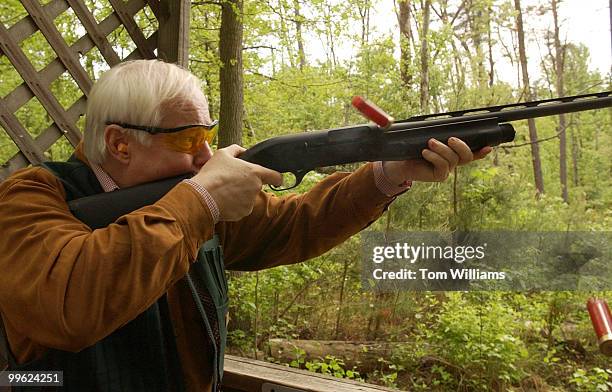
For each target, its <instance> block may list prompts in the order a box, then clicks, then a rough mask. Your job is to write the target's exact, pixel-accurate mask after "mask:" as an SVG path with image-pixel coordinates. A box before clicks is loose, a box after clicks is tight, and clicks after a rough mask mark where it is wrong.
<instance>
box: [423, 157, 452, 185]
mask: <svg viewBox="0 0 612 392" xmlns="http://www.w3.org/2000/svg"><path fill="white" fill-rule="evenodd" d="M423 159H425V160H426V161H427V162H429V163H431V164H432V165H433V168H432V174H433V177H434V178H433V179H434V180H436V181H439V180H445V179H446V178H447V177H448V173H449V169H450V167H449V165H448V161H447V160H446V159H444V158H442V156H440V155H439V154H437V153H435V152H433V151H431V150H423Z"/></svg>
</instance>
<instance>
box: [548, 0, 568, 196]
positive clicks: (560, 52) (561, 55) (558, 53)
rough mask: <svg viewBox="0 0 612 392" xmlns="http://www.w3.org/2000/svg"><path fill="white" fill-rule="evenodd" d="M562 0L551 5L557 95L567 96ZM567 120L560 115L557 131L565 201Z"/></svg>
mask: <svg viewBox="0 0 612 392" xmlns="http://www.w3.org/2000/svg"><path fill="white" fill-rule="evenodd" d="M559 2H560V1H557V0H551V3H550V7H551V10H552V14H553V20H554V29H555V30H554V33H553V39H554V47H555V52H554V55H552V57H553V64H554V65H555V85H556V90H557V95H558V96H560V97H563V96H565V87H564V80H563V76H564V73H565V71H564V68H565V45H563V46H562V45H561V40H560V39H559V12H558V11H559V10H558V4H559ZM566 124H567V122H566V120H565V114H560V115H559V127H558V128H557V133H558V134H559V179H560V181H561V197H562V198H563V201H564V202H566V203H567V202H568V195H567V132H566V131H567V125H566Z"/></svg>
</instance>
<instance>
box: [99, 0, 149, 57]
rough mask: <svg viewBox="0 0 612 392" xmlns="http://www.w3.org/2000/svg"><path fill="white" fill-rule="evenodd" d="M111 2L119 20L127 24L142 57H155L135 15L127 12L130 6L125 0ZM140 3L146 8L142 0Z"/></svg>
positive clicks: (126, 27)
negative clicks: (135, 19) (135, 20)
mask: <svg viewBox="0 0 612 392" xmlns="http://www.w3.org/2000/svg"><path fill="white" fill-rule="evenodd" d="M109 2H110V4H111V5H112V6H113V9H114V10H115V13H116V14H117V16H118V17H119V20H120V21H121V23H123V25H124V26H125V29H126V30H127V32H128V34H129V35H130V37H131V38H132V41H134V44H136V48H138V50H139V51H140V54H141V56H142V58H144V59H154V58H155V53H154V52H153V50H152V49H151V48H150V47H149V45H148V44H147V38H146V37H145V36H144V34H143V33H142V30H140V27H138V25H137V24H136V22H134V18H133V16H132V15H130V13H129V12H127V7H128V6H127V5H126V4H125V2H124V1H123V0H109ZM139 3H141V4H142V6H141V7H140V8H144V3H143V2H142V0H141V1H139Z"/></svg>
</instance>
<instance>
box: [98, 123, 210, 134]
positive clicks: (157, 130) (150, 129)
mask: <svg viewBox="0 0 612 392" xmlns="http://www.w3.org/2000/svg"><path fill="white" fill-rule="evenodd" d="M217 124H219V120H214V121H213V122H212V123H211V124H208V125H205V124H192V125H183V126H180V127H176V128H160V127H151V126H144V125H132V124H127V123H121V122H115V121H107V122H106V125H118V126H120V127H121V128H125V129H135V130H137V131H144V132H147V133H150V134H151V135H157V134H160V133H175V132H180V131H184V130H185V129H189V128H195V127H201V128H205V129H206V130H207V131H212V130H213V129H214V128H215V127H216V126H217Z"/></svg>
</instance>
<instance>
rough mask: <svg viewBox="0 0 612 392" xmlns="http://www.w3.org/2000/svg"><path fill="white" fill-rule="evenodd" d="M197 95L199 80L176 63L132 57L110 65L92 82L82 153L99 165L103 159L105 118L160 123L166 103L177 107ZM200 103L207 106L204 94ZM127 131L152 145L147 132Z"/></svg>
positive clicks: (200, 83) (144, 142) (201, 94)
mask: <svg viewBox="0 0 612 392" xmlns="http://www.w3.org/2000/svg"><path fill="white" fill-rule="evenodd" d="M199 96H202V97H203V96H204V94H203V93H202V82H201V81H200V80H199V79H198V78H197V77H196V76H195V75H193V74H192V73H190V72H189V71H187V70H185V69H183V68H181V67H179V66H177V65H175V64H169V63H164V62H162V61H159V60H135V61H127V62H124V63H121V64H119V65H117V66H115V67H113V68H111V69H110V70H109V71H107V72H106V73H104V75H102V77H100V79H99V80H98V81H97V82H96V83H95V84H94V86H93V88H92V89H91V92H90V94H89V97H88V100H87V114H86V120H85V133H84V140H83V147H84V153H85V156H86V157H87V159H88V160H89V162H90V163H94V164H98V165H100V164H102V163H103V162H104V160H105V159H106V142H105V140H104V129H105V128H106V126H107V125H106V123H107V122H118V123H119V122H121V123H128V124H132V125H144V126H154V127H155V126H159V125H160V123H161V121H162V120H163V118H164V110H167V109H168V106H169V105H171V104H174V105H176V104H178V105H179V107H180V105H181V104H182V103H184V102H188V101H190V100H193V99H194V98H197V97H199ZM203 103H204V106H205V107H207V104H206V98H205V97H204V102H203ZM126 132H128V133H130V134H131V135H133V136H134V137H135V138H136V140H138V141H139V142H140V143H142V144H143V145H145V146H150V145H151V135H149V134H148V133H146V132H142V131H136V130H126Z"/></svg>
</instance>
